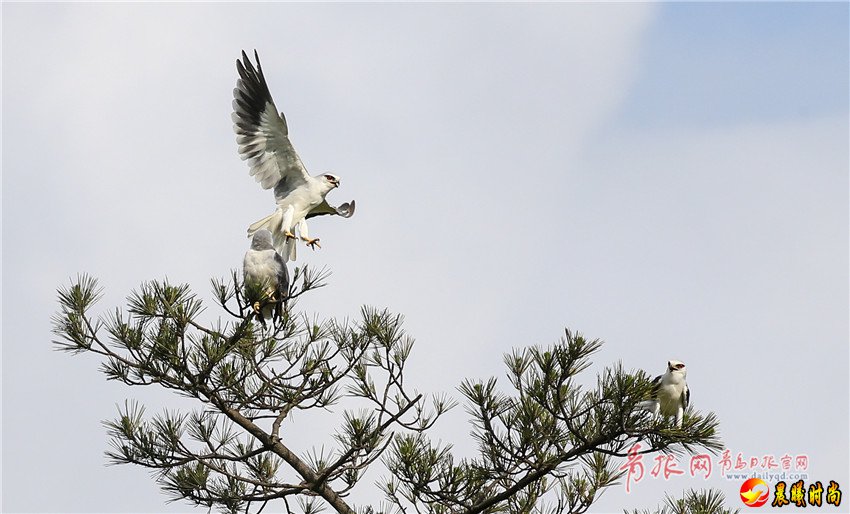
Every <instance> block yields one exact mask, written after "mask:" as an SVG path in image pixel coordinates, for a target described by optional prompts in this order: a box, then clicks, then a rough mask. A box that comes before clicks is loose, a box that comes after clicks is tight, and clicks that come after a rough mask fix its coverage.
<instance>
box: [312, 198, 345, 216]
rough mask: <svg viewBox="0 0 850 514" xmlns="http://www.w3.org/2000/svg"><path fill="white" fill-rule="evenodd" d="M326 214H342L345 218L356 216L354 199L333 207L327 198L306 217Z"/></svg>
mask: <svg viewBox="0 0 850 514" xmlns="http://www.w3.org/2000/svg"><path fill="white" fill-rule="evenodd" d="M326 215H331V216H342V217H343V218H350V217H352V216H354V200H351V202H345V203H344V204H342V205H340V206H339V207H333V206H332V205H331V204H329V203H328V201H327V200H322V203H320V204H319V205H317V206H316V207H314V208H313V209H312V210H311V211H310V212H308V213H307V216H305V218H307V219H310V218H313V217H316V216H326Z"/></svg>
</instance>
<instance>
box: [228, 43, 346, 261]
mask: <svg viewBox="0 0 850 514" xmlns="http://www.w3.org/2000/svg"><path fill="white" fill-rule="evenodd" d="M254 59H256V61H257V66H256V67H254V64H253V63H252V62H251V61H250V59H248V56H247V55H246V54H245V52H244V51H243V52H242V59H241V60H239V59H237V60H236V70H237V71H238V72H239V79H237V81H236V88H235V89H234V90H233V114H232V115H231V118H232V120H233V130H234V131H235V132H236V143H237V145H238V147H239V155H240V156H241V157H242V160H245V161H248V166H249V167H250V174H251V176H253V177H254V179H255V180H256V181H257V182H259V183H260V186H262V188H263V189H272V188H273V189H274V198H275V201H276V202H277V209H275V211H274V212H273V213H272V214H270V215H268V216H266V217H265V218H263V219H261V220H260V221H258V222H256V223H253V224H252V225H251V226H249V227H248V237H252V236H253V235H254V234H255V233H257V231H258V230H261V229H268V230H269V231H270V232H271V234H272V243H273V245H274V247H275V249H276V250H277V251H278V253H280V254H281V255H282V256H283V257H284V259H285V260H290V261H294V260H295V242H296V236H295V233H294V232H295V230H296V229H297V231H298V235H299V236H300V238H301V239H302V240H303V241H304V242H306V243H307V245H308V246H310V247H311V248H313V249H314V250H315V248H316V247H319V248H321V245H320V244H319V239H318V238H314V239H311V238H310V236H309V232H308V229H307V220H308V219H309V218H312V217H314V216H323V215H336V216H342V217H343V218H350V217H351V216H352V215H353V214H354V200H352V201H351V202H347V203H344V204H342V205H340V206H338V207H333V206H332V205H330V204H329V203H328V202H327V200H326V199H325V197H326V196H327V194H328V193H329V192H330V191H331V190H332V189H334V188H337V187H339V183H340V180H339V177H337V176H336V175H333V174H330V173H323V174H320V175H316V176H312V175H310V174H309V173H307V169H306V168H305V167H304V164H303V163H302V162H301V158H300V157H298V154H297V153H296V152H295V148H294V147H293V146H292V143H291V142H290V141H289V129H288V127H287V125H286V117H285V116H284V114H283V113H282V112H281V113H280V114H278V110H277V108H276V107H275V104H274V100H272V96H271V93H269V87H268V85H267V84H266V78H265V77H264V76H263V68H262V67H261V66H260V56H259V55H258V54H257V51H256V50H254Z"/></svg>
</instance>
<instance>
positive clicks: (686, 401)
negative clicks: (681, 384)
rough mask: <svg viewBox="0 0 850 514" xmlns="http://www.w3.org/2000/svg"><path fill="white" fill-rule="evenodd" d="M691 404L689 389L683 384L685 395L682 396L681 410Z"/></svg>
mask: <svg viewBox="0 0 850 514" xmlns="http://www.w3.org/2000/svg"><path fill="white" fill-rule="evenodd" d="M690 404H691V388H690V387H688V385H687V384H685V393H684V394H683V395H682V408H683V409H687V408H688V405H690Z"/></svg>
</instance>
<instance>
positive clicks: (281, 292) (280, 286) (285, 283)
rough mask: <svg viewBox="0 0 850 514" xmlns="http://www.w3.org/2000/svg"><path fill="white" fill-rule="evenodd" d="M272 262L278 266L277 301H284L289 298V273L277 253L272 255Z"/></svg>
mask: <svg viewBox="0 0 850 514" xmlns="http://www.w3.org/2000/svg"><path fill="white" fill-rule="evenodd" d="M274 261H275V262H276V263H277V265H278V272H277V295H278V296H277V299H278V301H281V300H284V299H286V298H287V297H288V296H289V271H288V270H287V269H286V262H285V261H284V260H283V257H281V256H280V254H279V253H277V252H275V253H274Z"/></svg>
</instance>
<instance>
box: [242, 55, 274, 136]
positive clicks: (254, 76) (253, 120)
mask: <svg viewBox="0 0 850 514" xmlns="http://www.w3.org/2000/svg"><path fill="white" fill-rule="evenodd" d="M254 58H255V59H256V60H257V67H256V68H255V67H254V63H252V62H251V60H250V59H248V55H247V54H246V53H245V51H244V50H243V51H242V60H241V61H240V60H239V59H237V60H236V71H238V72H239V77H240V78H241V79H242V83H241V84H239V87H237V88H236V89H234V90H233V97H234V98H233V101H234V103H235V104H238V106H239V108H238V109H234V110H235V111H236V113H237V115H238V117H239V118H240V120H239V121H236V125H237V126H238V127H239V128H240V129H242V130H243V131H245V132H246V133H248V134H251V133H253V131H254V130H256V128H257V127H258V126H260V124H261V123H262V118H261V115H262V114H263V112H264V111H265V110H266V104H271V105H272V111H276V110H277V109H276V108H275V107H274V100H272V94H271V92H269V86H268V84H266V77H265V76H263V67H262V66H260V56H259V55H258V54H257V51H256V50H254ZM234 107H236V105H234ZM282 114H283V113H281V119H282V120H283V125H284V127H285V126H286V118H284V117H283V116H282Z"/></svg>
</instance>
